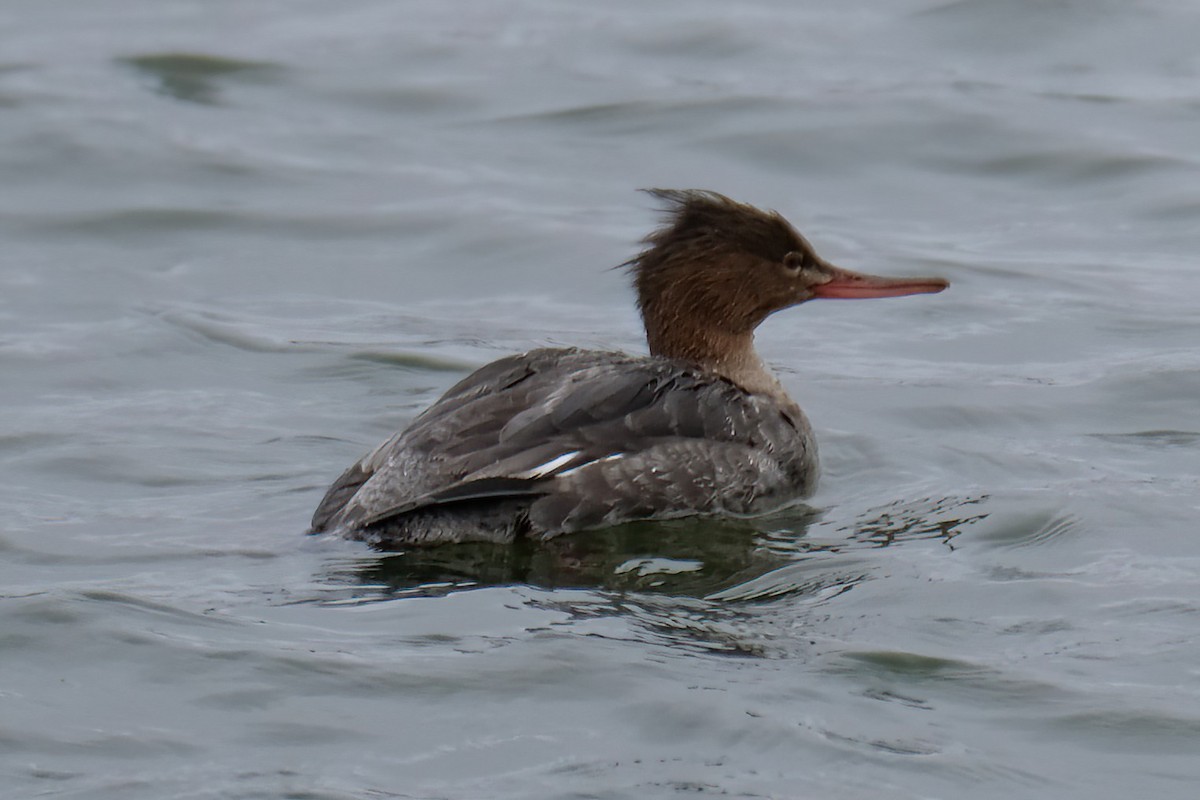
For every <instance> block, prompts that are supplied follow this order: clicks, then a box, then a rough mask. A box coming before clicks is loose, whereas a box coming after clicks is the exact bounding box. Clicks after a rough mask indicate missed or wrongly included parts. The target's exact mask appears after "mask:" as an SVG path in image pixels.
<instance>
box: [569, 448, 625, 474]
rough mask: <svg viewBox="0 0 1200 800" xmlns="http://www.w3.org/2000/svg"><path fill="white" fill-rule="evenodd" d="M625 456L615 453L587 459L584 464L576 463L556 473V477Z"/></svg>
mask: <svg viewBox="0 0 1200 800" xmlns="http://www.w3.org/2000/svg"><path fill="white" fill-rule="evenodd" d="M624 457H625V454H624V453H613V454H612V455H611V456H605V457H604V458H597V459H593V460H592V461H585V462H583V463H582V464H576V465H575V466H573V467H571V468H570V469H564V470H563V471H562V472H560V473H558V475H556V476H555V477H558V478H565V477H567V476H568V475H571V474H573V473H576V472H578V471H579V470H581V469H583V468H584V467H590V466H591V465H592V464H603V463H604V462H605V461H616V460H617V459H619V458H624Z"/></svg>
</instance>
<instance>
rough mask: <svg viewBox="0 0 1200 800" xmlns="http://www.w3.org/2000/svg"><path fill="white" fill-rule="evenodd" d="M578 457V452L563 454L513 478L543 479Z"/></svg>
mask: <svg viewBox="0 0 1200 800" xmlns="http://www.w3.org/2000/svg"><path fill="white" fill-rule="evenodd" d="M577 455H579V451H578V450H572V451H571V452H569V453H563V454H562V455H561V456H555V457H554V458H552V459H550V460H549V461H547V462H546V463H545V464H538V465H537V466H536V467H533V468H531V469H527V470H525V471H524V472H521V473H518V474H517V475H514V476H513V477H514V478H529V479H530V480H532V479H534V478H545V477H546V476H547V475H553V474H554V471H555V470H556V469H558V468H559V467H561V466H564V465H565V464H569V463H570V462H571V460H572V459H574V458H575V457H576V456H577Z"/></svg>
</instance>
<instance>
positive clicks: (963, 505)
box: [335, 497, 987, 601]
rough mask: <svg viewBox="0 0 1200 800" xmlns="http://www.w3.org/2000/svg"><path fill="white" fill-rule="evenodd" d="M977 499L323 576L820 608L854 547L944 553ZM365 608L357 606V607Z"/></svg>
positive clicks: (722, 524)
mask: <svg viewBox="0 0 1200 800" xmlns="http://www.w3.org/2000/svg"><path fill="white" fill-rule="evenodd" d="M985 499H986V498H985V497H974V498H961V497H959V498H940V499H932V498H926V499H921V500H915V501H897V502H893V503H890V504H888V505H885V506H877V507H874V508H871V509H867V510H865V511H862V512H861V513H859V514H857V515H856V516H855V517H853V518H852V519H851V520H847V521H839V520H837V519H830V518H829V517H830V516H832V515H830V514H829V513H823V512H820V511H816V510H813V509H811V508H807V507H803V506H800V507H795V508H791V509H788V510H786V511H784V512H780V513H777V514H774V515H771V516H768V517H760V518H756V519H753V520H731V519H700V518H691V519H682V520H672V521H667V522H639V523H630V524H626V525H621V526H618V527H615V528H609V529H606V530H600V531H589V532H587V533H581V534H575V535H571V536H563V537H560V538H557V539H551V540H550V541H547V542H529V541H520V542H518V543H516V544H513V545H495V544H456V545H442V546H439V547H432V548H424V549H420V548H414V549H412V550H408V551H402V552H397V553H389V554H387V555H381V556H379V557H378V558H374V559H371V560H369V561H367V562H365V563H364V562H357V563H356V564H354V565H353V566H352V567H349V568H348V571H349V572H350V575H347V574H346V573H345V572H342V571H340V570H339V572H341V574H340V575H337V576H335V577H341V578H346V577H351V578H352V579H353V582H355V583H357V584H359V586H360V587H362V586H370V587H371V589H372V592H373V593H376V594H375V599H386V598H390V597H403V596H414V595H415V596H431V595H439V594H445V593H448V592H454V591H461V590H465V589H473V588H480V587H485V586H501V585H511V584H523V585H528V586H533V587H536V588H542V589H571V588H577V589H600V590H605V591H612V592H622V593H624V592H637V593H647V594H659V595H673V596H681V597H695V598H704V599H710V600H742V601H746V600H766V599H773V598H777V597H781V596H784V595H791V594H800V595H804V596H808V597H810V598H812V599H813V600H815V601H824V600H827V599H830V598H832V597H835V596H837V595H838V594H841V593H843V592H845V591H848V590H850V589H851V588H853V587H854V586H855V585H857V584H858V583H861V582H862V581H864V580H866V579H868V578H869V577H870V573H871V569H872V564H873V559H871V558H870V557H868V556H867V555H866V553H864V552H863V551H864V550H867V549H871V548H878V547H887V546H891V545H896V544H899V543H900V542H902V541H905V540H918V539H930V538H936V539H940V540H941V541H942V542H943V543H944V544H946V545H947V546H950V547H953V540H954V539H955V537H957V536H959V535H960V534H961V533H962V531H963V529H964V528H965V527H966V526H968V525H970V524H972V523H974V522H976V521H977V520H979V519H982V518H984V517H986V516H987V514H986V512H984V511H982V510H981V509H979V508H977V507H975V506H977V505H978V504H980V503H982V502H983V501H984V500H985ZM364 599H365V598H364Z"/></svg>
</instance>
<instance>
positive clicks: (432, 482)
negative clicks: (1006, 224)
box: [312, 189, 948, 549]
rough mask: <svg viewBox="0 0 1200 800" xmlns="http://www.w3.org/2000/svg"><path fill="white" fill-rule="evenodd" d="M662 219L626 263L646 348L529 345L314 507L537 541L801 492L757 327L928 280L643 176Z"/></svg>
mask: <svg viewBox="0 0 1200 800" xmlns="http://www.w3.org/2000/svg"><path fill="white" fill-rule="evenodd" d="M650 194H652V195H653V196H654V197H656V198H658V199H659V200H660V201H661V202H662V203H663V204H664V205H665V207H666V211H667V215H668V216H667V219H666V222H665V224H664V225H663V226H662V227H661V228H659V229H658V230H656V231H655V232H653V233H651V234H650V235H649V236H648V237H647V238H646V239H645V240H644V243H645V244H646V245H647V247H646V249H645V250H643V251H642V252H641V254H639V255H638V256H637V257H636V258H634V259H632V260H631V261H629V262H628V263H627V264H625V265H624V266H626V267H628V268H629V271H630V272H631V273H632V275H633V279H634V285H635V286H636V288H637V294H638V307H639V308H640V309H641V312H642V320H643V322H644V323H645V327H646V339H647V341H648V342H649V345H650V353H651V355H649V356H634V355H627V354H625V353H614V352H599V351H594V350H578V349H573V348H569V349H541V350H532V351H530V352H528V353H524V354H522V355H515V356H509V357H508V358H502V359H500V360H499V361H495V362H493V363H491V364H488V365H487V366H485V367H482V368H480V369H479V370H477V371H476V372H474V373H472V374H471V375H469V376H467V377H466V378H464V379H463V380H462V381H460V382H459V383H458V384H457V385H456V386H454V387H453V388H452V389H450V391H448V392H446V394H445V395H443V396H442V398H441V399H440V400H438V401H437V402H436V403H434V404H433V405H432V406H431V407H430V408H428V409H427V410H426V411H425V412H424V413H422V414H421V415H420V416H418V417H417V418H416V419H415V420H413V422H412V424H411V425H409V427H408V428H407V429H405V430H404V431H401V432H400V433H398V434H396V435H395V436H393V437H392V438H391V439H389V440H388V441H386V442H384V443H383V444H382V445H380V446H379V447H377V448H376V449H374V450H372V451H371V452H370V453H368V454H367V455H365V456H364V457H363V458H362V459H361V460H360V461H359V462H358V463H357V464H355V465H354V466H352V467H350V469H348V470H346V472H345V473H343V474H342V476H341V477H340V478H338V479H337V481H335V482H334V484H333V486H331V487H330V489H329V491H328V492H327V493H326V495H325V498H324V499H323V500H322V501H321V504H320V505H319V506H318V507H317V511H316V513H315V514H314V515H313V520H312V532H313V533H322V532H337V533H340V534H342V535H344V536H346V537H348V538H351V539H359V540H363V541H366V542H369V543H370V544H371V545H373V546H375V547H377V548H380V549H399V548H404V547H408V546H414V545H430V544H443V543H448V542H465V541H490V542H511V541H513V540H514V539H516V538H518V537H532V538H542V539H548V538H550V537H553V536H558V535H560V534H565V533H573V532H576V531H584V530H589V529H595V528H601V527H607V526H610V525H616V524H619V523H622V522H628V521H632V520H645V519H668V518H673V517H684V516H691V515H735V516H751V515H757V514H763V513H766V512H770V511H774V510H776V509H779V508H781V507H782V506H784V505H786V504H788V503H790V502H793V501H795V500H798V499H800V498H803V497H806V496H807V495H809V494H810V493H811V492H812V490H813V489H814V488H815V486H816V482H817V474H818V466H817V443H816V440H815V438H814V436H813V432H812V428H811V427H810V426H809V423H808V419H807V418H805V416H804V412H802V411H801V410H800V407H799V406H798V405H796V403H795V401H793V400H792V399H791V398H790V397H789V396H788V394H787V392H785V391H784V389H783V386H782V385H781V384H780V383H779V380H778V379H776V377H775V376H774V375H773V374H772V373H771V371H770V370H769V369H768V368H767V367H766V365H764V364H763V362H762V360H761V359H760V358H759V357H758V354H757V353H756V352H755V350H754V329H755V328H757V327H758V325H759V323H760V322H762V321H763V320H764V319H766V318H767V317H768V316H769V315H770V314H772V313H774V312H776V311H779V310H780V309H783V308H787V307H789V306H794V305H797V304H799V303H803V302H805V301H806V300H811V299H813V298H818V297H832V298H868V297H899V296H902V295H910V294H922V293H929V292H940V291H942V290H943V289H945V288H946V286H947V285H948V284H947V282H946V281H944V280H942V279H941V278H883V277H877V276H874V275H865V274H861V273H857V272H850V271H849V270H844V269H841V268H839V267H835V266H833V265H832V264H830V263H828V262H827V261H825V260H824V259H822V258H821V257H820V256H818V255H817V254H816V253H815V252H813V248H812V246H811V245H810V244H809V243H808V241H807V240H806V239H805V238H804V237H803V236H801V235H800V234H799V233H797V232H796V230H795V229H794V228H792V226H791V225H789V224H788V222H787V221H786V220H785V219H784V218H783V217H781V216H780V215H779V214H777V213H774V212H764V211H761V210H759V209H757V208H754V207H752V206H749V205H745V204H742V203H737V202H735V201H733V200H730V199H729V198H728V197H725V196H723V195H720V194H717V193H716V192H707V191H694V190H693V191H677V190H665V189H653V190H650Z"/></svg>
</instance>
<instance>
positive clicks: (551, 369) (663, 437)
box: [312, 349, 817, 548]
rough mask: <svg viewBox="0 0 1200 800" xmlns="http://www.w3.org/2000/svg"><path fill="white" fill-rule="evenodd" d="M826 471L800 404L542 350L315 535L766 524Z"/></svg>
mask: <svg viewBox="0 0 1200 800" xmlns="http://www.w3.org/2000/svg"><path fill="white" fill-rule="evenodd" d="M816 473H817V454H816V445H815V442H814V440H813V436H812V432H811V430H810V428H809V425H808V422H807V420H806V419H805V418H804V415H803V414H802V413H801V412H800V410H799V409H798V408H796V407H795V406H794V405H792V404H788V405H786V406H785V405H781V404H780V403H779V402H778V401H776V400H774V399H772V398H769V397H766V396H762V395H754V394H749V393H747V392H746V391H744V390H742V389H740V388H739V387H737V386H736V385H734V384H733V383H730V382H729V381H727V380H725V379H723V378H720V377H718V376H716V375H714V374H712V373H710V372H708V371H706V370H703V369H700V368H697V367H694V366H691V365H689V364H687V363H686V362H680V361H676V360H672V359H665V358H657V357H639V356H630V355H626V354H622V353H607V352H597V351H589V350H574V349H569V350H558V349H543V350H534V351H531V352H529V353H524V354H522V355H516V356H511V357H508V358H504V359H501V360H499V361H495V362H493V363H491V364H488V365H487V366H485V367H482V368H480V369H479V370H477V371H476V372H474V373H473V374H471V375H469V376H468V377H467V378H465V379H464V380H462V381H461V382H459V383H458V384H457V385H456V386H454V387H453V388H452V389H450V391H448V392H447V393H446V394H445V395H444V396H443V397H442V398H441V399H440V400H439V401H438V402H437V403H435V404H434V405H433V406H431V407H430V408H429V409H427V410H426V411H425V412H424V413H423V414H421V415H420V416H419V417H417V418H416V419H415V420H414V421H413V423H412V424H411V425H410V426H409V427H408V428H407V429H406V430H404V431H402V432H401V433H399V434H397V435H396V436H394V437H393V438H392V439H390V440H388V441H387V442H384V443H383V444H382V445H380V446H379V447H378V448H376V449H375V450H374V451H372V452H371V453H368V454H367V455H366V456H364V457H363V458H362V459H361V460H360V461H359V462H358V463H357V464H355V465H354V466H352V467H351V468H350V469H348V470H347V471H346V472H345V473H344V474H343V475H342V476H341V477H340V478H338V480H337V481H336V482H335V483H334V485H333V486H332V487H331V488H330V489H329V491H328V493H327V494H326V495H325V498H324V500H322V501H321V504H320V506H319V507H318V508H317V511H316V514H315V515H314V516H313V521H312V530H313V532H323V531H338V532H341V533H343V534H344V535H347V536H349V537H351V538H357V539H363V540H366V541H369V542H371V543H372V544H374V545H376V546H377V547H383V548H389V547H403V546H405V545H412V544H439V543H443V542H454V541H472V540H484V541H511V540H512V539H513V538H514V537H516V536H521V535H532V536H539V537H550V536H555V535H558V534H561V533H569V532H572V531H579V530H586V529H590V528H598V527H603V526H607V525H613V524H618V523H621V522H627V521H630V520H636V519H651V518H663V519H665V518H671V517H680V516H688V515H693V514H735V515H746V514H756V513H762V512H764V511H769V510H771V509H773V508H775V507H778V506H780V505H782V504H784V503H786V502H788V501H790V500H792V499H794V498H797V497H801V496H804V495H805V494H807V493H808V492H810V491H811V489H812V487H813V485H814V484H815V481H816V477H817V475H816Z"/></svg>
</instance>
